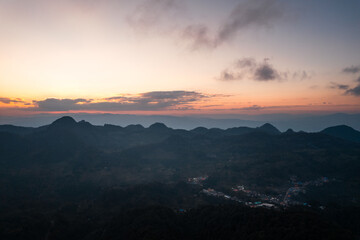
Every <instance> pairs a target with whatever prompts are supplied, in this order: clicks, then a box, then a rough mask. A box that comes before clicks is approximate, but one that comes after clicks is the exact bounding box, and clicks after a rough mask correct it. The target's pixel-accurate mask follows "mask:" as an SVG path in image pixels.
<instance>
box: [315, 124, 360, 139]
mask: <svg viewBox="0 0 360 240" xmlns="http://www.w3.org/2000/svg"><path fill="white" fill-rule="evenodd" d="M321 132H322V133H325V134H327V135H330V136H334V137H338V138H342V139H345V140H348V141H352V142H359V143H360V132H359V131H356V130H355V129H353V128H351V127H348V126H346V125H340V126H335V127H329V128H326V129H324V130H322V131H321Z"/></svg>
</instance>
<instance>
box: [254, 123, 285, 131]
mask: <svg viewBox="0 0 360 240" xmlns="http://www.w3.org/2000/svg"><path fill="white" fill-rule="evenodd" d="M258 129H259V130H261V131H264V132H267V133H270V134H280V133H281V132H280V131H279V130H278V129H277V128H276V127H274V126H273V125H271V124H270V123H265V124H264V125H262V126H261V127H258Z"/></svg>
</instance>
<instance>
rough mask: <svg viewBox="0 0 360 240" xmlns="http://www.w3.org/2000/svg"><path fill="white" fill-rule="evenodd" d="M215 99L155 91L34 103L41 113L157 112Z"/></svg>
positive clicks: (195, 93)
mask: <svg viewBox="0 0 360 240" xmlns="http://www.w3.org/2000/svg"><path fill="white" fill-rule="evenodd" d="M209 97H213V96H212V95H205V94H202V93H198V92H194V91H154V92H147V93H142V94H139V95H126V96H117V97H110V98H105V99H102V100H97V101H94V100H92V99H81V98H79V99H55V98H49V99H46V100H43V101H34V104H35V105H36V107H35V108H33V109H35V110H39V111H76V110H95V111H155V110H166V109H185V108H186V109H190V108H191V106H190V105H188V104H191V103H194V102H197V101H199V100H201V99H204V98H209Z"/></svg>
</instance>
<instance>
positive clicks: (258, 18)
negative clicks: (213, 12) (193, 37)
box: [216, 0, 283, 45]
mask: <svg viewBox="0 0 360 240" xmlns="http://www.w3.org/2000/svg"><path fill="white" fill-rule="evenodd" d="M282 16H283V7H282V6H281V5H280V3H279V1H277V0H249V1H246V2H243V3H239V4H238V5H237V6H236V7H235V9H234V10H233V11H232V12H231V14H230V15H229V17H228V19H227V20H226V21H225V23H224V24H223V25H222V26H221V28H220V31H219V32H218V34H217V38H216V44H217V45H219V44H221V43H223V42H224V41H227V40H229V39H231V38H233V37H234V35H235V34H236V33H238V31H240V30H242V29H244V28H247V27H250V26H260V27H264V26H269V25H270V24H271V23H272V22H273V21H274V20H277V19H278V18H281V17H282Z"/></svg>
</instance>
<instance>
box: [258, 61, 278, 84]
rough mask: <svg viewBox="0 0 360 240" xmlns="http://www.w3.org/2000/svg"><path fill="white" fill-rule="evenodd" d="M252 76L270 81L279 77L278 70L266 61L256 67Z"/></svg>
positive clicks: (259, 79)
mask: <svg viewBox="0 0 360 240" xmlns="http://www.w3.org/2000/svg"><path fill="white" fill-rule="evenodd" d="M254 76H255V79H256V80H257V81H272V80H276V79H280V75H279V74H278V72H277V71H276V70H275V69H274V68H273V67H272V66H271V65H269V64H268V63H264V64H262V65H260V66H259V67H258V68H256V70H255V73H254Z"/></svg>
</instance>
